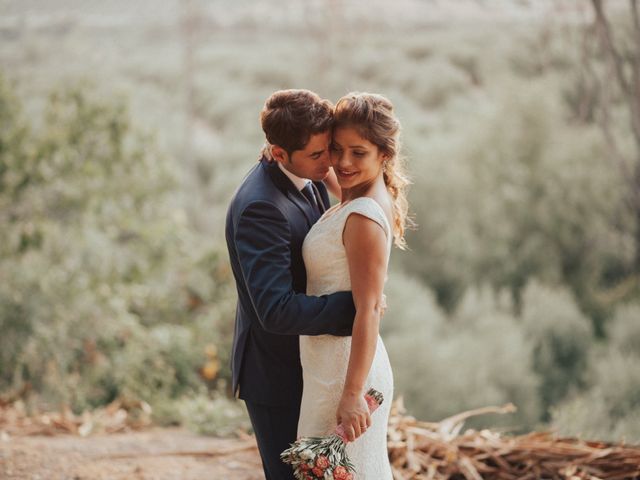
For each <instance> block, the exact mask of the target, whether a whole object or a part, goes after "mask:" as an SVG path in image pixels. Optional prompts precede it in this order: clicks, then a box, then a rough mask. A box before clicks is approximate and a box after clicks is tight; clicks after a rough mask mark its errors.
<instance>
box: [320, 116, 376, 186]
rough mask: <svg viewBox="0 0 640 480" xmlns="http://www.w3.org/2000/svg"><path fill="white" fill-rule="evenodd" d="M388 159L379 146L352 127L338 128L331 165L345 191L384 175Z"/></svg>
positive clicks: (332, 145) (335, 131) (332, 147)
mask: <svg viewBox="0 0 640 480" xmlns="http://www.w3.org/2000/svg"><path fill="white" fill-rule="evenodd" d="M386 158H387V155H385V154H383V153H382V152H381V151H380V149H379V148H378V147H377V145H374V144H373V143H371V142H370V141H369V140H367V139H365V138H362V136H360V134H359V133H358V131H357V130H356V129H355V128H352V127H342V128H337V129H335V130H334V132H333V141H332V143H331V165H332V166H333V169H334V171H335V172H336V176H337V177H338V183H339V184H340V187H341V188H343V189H349V188H353V187H355V186H357V185H360V184H363V183H369V182H373V181H374V180H375V179H376V178H378V176H379V175H381V173H382V162H383V161H384V160H385V159H386Z"/></svg>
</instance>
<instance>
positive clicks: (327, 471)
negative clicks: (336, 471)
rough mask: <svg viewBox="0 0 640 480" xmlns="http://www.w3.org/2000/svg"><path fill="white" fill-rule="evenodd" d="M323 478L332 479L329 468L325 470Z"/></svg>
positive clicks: (325, 479)
mask: <svg viewBox="0 0 640 480" xmlns="http://www.w3.org/2000/svg"><path fill="white" fill-rule="evenodd" d="M324 480H333V472H330V471H329V470H325V472H324Z"/></svg>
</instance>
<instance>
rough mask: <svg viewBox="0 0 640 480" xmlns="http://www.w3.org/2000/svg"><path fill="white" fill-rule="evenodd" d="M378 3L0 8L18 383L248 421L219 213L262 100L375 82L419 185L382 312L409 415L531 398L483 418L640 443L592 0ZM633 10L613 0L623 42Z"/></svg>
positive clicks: (3, 191) (5, 190) (1, 250)
mask: <svg viewBox="0 0 640 480" xmlns="http://www.w3.org/2000/svg"><path fill="white" fill-rule="evenodd" d="M363 5H364V4H362V3H361V2H353V1H338V0H328V1H310V2H295V1H293V0H288V1H286V2H275V1H260V2H257V1H256V2H229V1H222V0H219V1H206V2H205V1H196V0H183V1H166V2H161V3H159V2H152V1H149V0H130V1H127V2H124V1H120V0H114V1H110V2H97V1H79V0H77V1H75V0H53V1H48V2H46V3H44V4H43V2H35V1H29V0H27V1H7V0H5V1H0V69H1V70H2V76H3V80H2V84H1V88H0V124H1V125H2V129H1V130H0V132H1V133H0V185H1V186H2V188H0V232H1V233H0V244H1V245H2V246H1V247H0V328H1V329H2V339H1V340H0V351H1V352H2V353H1V354H0V367H1V368H0V392H2V394H3V398H4V399H14V398H18V397H22V398H30V399H31V401H32V402H34V404H35V403H37V401H41V402H42V401H44V402H47V403H49V404H53V405H57V404H61V403H65V404H69V405H71V406H72V407H73V408H74V409H75V410H78V411H79V410H80V409H82V408H85V407H95V406H98V405H103V404H105V403H108V402H110V401H111V400H113V399H114V398H116V397H124V398H131V399H142V400H145V401H148V402H149V403H151V404H152V406H153V408H154V415H155V416H156V419H157V420H158V421H160V422H165V423H180V422H187V423H188V422H190V421H191V422H193V423H194V425H196V426H198V427H199V428H201V429H204V430H206V431H210V432H218V433H225V432H227V431H229V425H234V424H235V423H236V422H238V421H242V420H238V419H239V418H240V417H239V415H241V413H242V412H241V407H239V406H238V405H237V404H236V403H234V402H232V401H230V400H229V399H228V398H226V394H228V391H227V389H228V384H227V380H228V376H229V372H228V368H227V362H228V351H229V348H230V341H231V335H232V332H233V308H234V305H235V298H234V295H235V292H234V287H233V283H232V279H231V276H230V273H229V270H228V267H227V263H226V252H225V249H224V244H223V223H224V222H223V219H224V214H225V211H226V206H227V203H228V201H229V199H230V197H231V195H232V193H233V190H234V189H235V187H236V185H237V184H238V183H239V182H240V180H241V179H242V177H243V176H244V174H245V173H246V172H247V170H248V169H249V168H250V167H251V165H252V164H253V162H255V161H256V159H257V154H258V151H259V149H260V146H261V144H262V133H261V131H260V128H259V124H258V112H259V111H260V108H261V107H262V103H263V102H264V99H265V98H266V97H267V96H268V95H269V94H270V93H271V92H272V91H274V90H276V89H280V88H294V87H295V88H309V89H311V90H315V91H317V92H318V93H319V94H320V95H322V96H325V97H327V98H330V99H332V100H334V101H335V100H337V99H338V98H339V97H340V96H341V95H343V94H345V93H347V92H348V91H351V90H364V91H375V92H379V93H382V94H384V95H386V96H388V97H389V98H390V99H391V100H392V101H393V102H394V104H395V105H396V108H397V112H398V116H399V118H400V119H401V121H402V123H403V141H404V147H405V155H406V156H407V157H408V160H409V165H410V170H411V172H412V175H413V180H414V186H413V188H412V191H411V195H410V200H411V204H412V211H413V213H414V217H415V220H416V222H417V224H418V226H419V227H418V229H417V230H416V231H414V232H411V234H410V236H409V245H410V250H409V251H407V252H400V251H395V252H394V255H393V257H392V258H393V265H392V272H391V275H390V279H389V283H388V286H387V296H388V299H389V310H388V312H387V315H386V317H385V319H384V321H383V337H384V339H385V343H386V345H387V347H388V350H389V353H390V356H391V360H392V365H393V367H394V372H395V379H396V391H397V392H398V394H404V395H405V397H406V403H407V406H408V408H409V410H410V412H411V413H412V414H414V415H415V416H417V417H420V418H424V419H436V418H443V417H446V416H448V415H450V414H453V413H455V412H458V411H461V410H466V409H471V408H475V407H479V406H483V405H487V404H501V403H505V402H513V403H515V404H516V405H517V406H518V409H519V410H518V413H517V414H516V415H515V416H512V417H509V418H500V419H491V421H492V422H495V424H498V425H502V426H508V427H511V428H513V429H514V430H517V431H524V430H528V429H532V428H538V427H542V426H548V425H551V426H554V427H557V428H559V429H560V430H561V432H563V433H566V434H570V435H585V436H591V437H593V436H597V437H599V438H602V439H619V438H622V437H624V438H626V439H627V440H629V441H636V442H637V441H640V417H639V416H638V413H637V412H638V411H639V410H638V407H639V406H640V397H639V396H638V395H639V394H638V392H640V369H639V368H638V366H637V365H638V357H640V294H639V292H640V290H639V288H638V274H639V271H638V268H639V267H640V266H639V265H637V264H636V260H635V258H636V255H637V252H636V250H637V249H636V247H637V245H636V244H637V243H638V242H637V238H640V236H638V235H637V232H638V231H640V230H638V225H640V224H639V223H638V218H640V217H637V215H636V214H637V212H638V211H640V209H638V208H636V207H634V204H633V202H630V201H629V198H630V195H631V196H632V195H633V188H632V187H629V185H628V183H627V177H628V176H625V175H623V174H621V172H620V170H619V169H618V168H617V166H616V163H615V162H614V155H613V154H612V149H611V143H610V142H609V141H607V135H606V131H603V128H602V121H601V120H602V118H603V116H604V114H605V113H607V116H606V118H607V122H606V125H607V126H608V127H609V130H610V136H612V137H613V138H614V140H615V145H617V146H618V148H619V153H620V155H621V156H623V157H626V158H630V159H632V160H634V162H635V164H637V163H638V162H637V159H638V158H640V157H639V156H638V154H637V147H636V146H635V144H634V142H633V140H632V139H633V134H632V133H633V132H632V131H631V129H630V127H629V113H628V111H627V107H628V102H626V101H625V99H624V97H623V96H622V95H621V94H620V92H618V91H617V90H615V89H614V88H613V87H612V89H611V90H607V89H606V88H605V87H607V86H608V85H609V83H611V84H613V82H608V81H607V79H608V78H612V74H611V71H610V65H609V64H608V62H607V57H606V55H605V53H604V52H603V51H602V50H601V48H600V46H599V43H598V36H597V35H596V31H595V30H594V28H593V25H594V13H593V10H592V8H591V4H590V2H586V1H579V0H575V1H560V0H555V1H507V0H504V1H499V0H491V1H489V0H487V1H455V2H445V1H427V0H424V1H408V0H403V1H401V2H394V3H393V4H391V3H389V2H382V1H375V2H367V3H366V8H365V7H364V6H363ZM627 5H628V2H622V1H607V2H606V6H607V14H608V18H609V20H610V21H611V22H613V24H614V25H615V36H614V40H615V41H616V43H617V44H618V45H621V47H620V49H621V52H622V57H623V58H625V59H626V58H629V59H632V58H634V57H633V54H634V52H635V53H636V54H637V52H638V51H640V45H638V44H637V41H636V40H634V38H635V37H633V35H634V24H633V22H632V20H633V18H632V16H630V15H629V14H628V7H627ZM603 79H604V81H603ZM605 107H606V108H605ZM638 171H639V172H640V170H638ZM638 178H640V176H639V177H638ZM630 192H631V193H630ZM194 418H197V419H198V421H194V420H193V419H194ZM483 421H486V420H483ZM478 422H480V420H478ZM500 422H502V423H500ZM478 425H481V424H480V423H479V424H478Z"/></svg>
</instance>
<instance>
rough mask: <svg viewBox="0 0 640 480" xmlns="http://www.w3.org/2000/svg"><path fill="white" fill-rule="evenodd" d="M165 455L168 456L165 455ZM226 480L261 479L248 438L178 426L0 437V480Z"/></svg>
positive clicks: (256, 460)
mask: <svg viewBox="0 0 640 480" xmlns="http://www.w3.org/2000/svg"><path fill="white" fill-rule="evenodd" d="M169 452H171V453H172V454H170V455H167V453H169ZM177 452H186V453H187V454H184V455H180V454H177ZM198 452H202V454H198ZM213 453H216V454H215V455H213ZM231 478H233V479H237V480H259V479H262V478H263V475H262V468H261V466H260V459H259V457H258V452H257V449H256V448H255V442H254V441H253V440H251V439H250V440H233V439H220V438H212V437H205V436H201V435H196V434H193V433H191V432H189V431H187V430H184V429H178V428H153V429H149V430H145V431H142V432H129V433H116V434H108V435H107V434H105V435H97V434H96V435H91V436H89V437H87V438H83V437H79V436H73V435H56V436H52V437H48V436H25V437H21V436H19V437H9V436H7V435H3V437H2V438H0V479H2V480H17V479H20V480H22V479H28V480H94V479H104V480H106V479H109V480H124V479H127V480H225V479H231Z"/></svg>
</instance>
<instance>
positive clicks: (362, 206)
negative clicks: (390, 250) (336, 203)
mask: <svg viewBox="0 0 640 480" xmlns="http://www.w3.org/2000/svg"><path fill="white" fill-rule="evenodd" d="M353 213H357V214H359V215H362V216H364V217H367V218H369V219H371V220H373V221H374V222H376V223H379V224H380V225H381V226H382V228H383V229H384V230H385V232H386V233H387V234H388V233H389V230H390V225H389V219H388V218H387V213H386V212H385V209H384V207H383V206H382V205H381V204H380V202H378V200H376V199H375V198H373V197H367V196H363V197H358V198H354V199H353V200H350V201H349V202H348V203H347V204H346V205H345V206H344V215H345V222H346V220H347V219H348V218H349V216H350V215H351V214H353Z"/></svg>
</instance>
